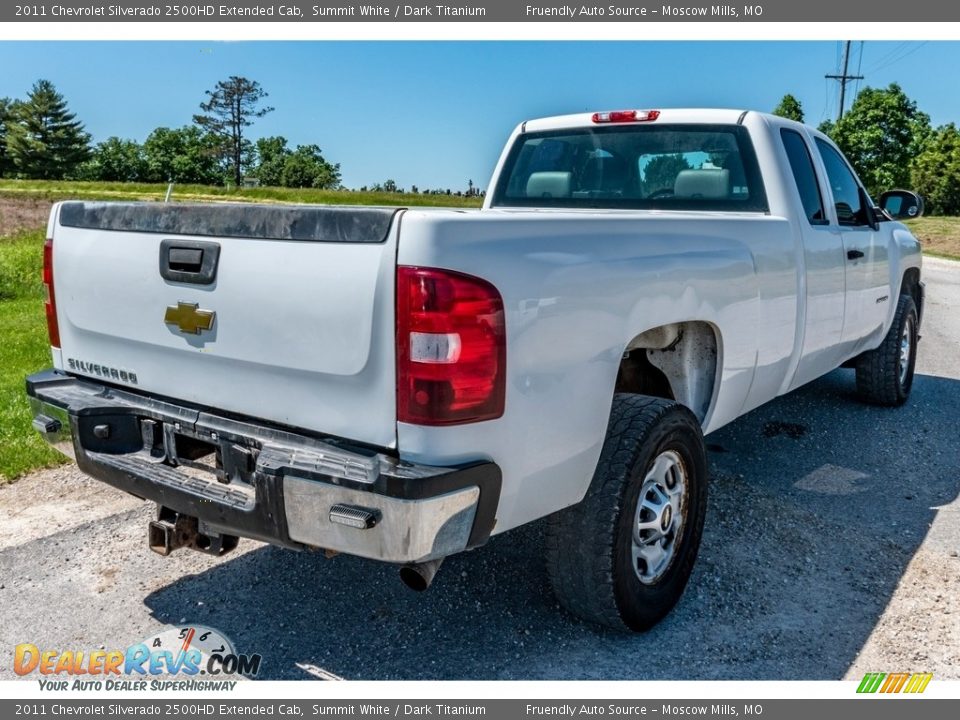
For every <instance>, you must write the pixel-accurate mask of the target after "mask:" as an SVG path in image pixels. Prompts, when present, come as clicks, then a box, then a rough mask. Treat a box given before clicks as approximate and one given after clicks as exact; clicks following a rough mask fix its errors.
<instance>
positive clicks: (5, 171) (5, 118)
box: [0, 98, 13, 178]
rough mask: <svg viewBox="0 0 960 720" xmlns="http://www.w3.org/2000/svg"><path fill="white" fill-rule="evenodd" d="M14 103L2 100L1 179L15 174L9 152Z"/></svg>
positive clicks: (0, 102)
mask: <svg viewBox="0 0 960 720" xmlns="http://www.w3.org/2000/svg"><path fill="white" fill-rule="evenodd" d="M12 108H13V102H12V101H11V100H10V98H0V178H2V177H9V176H10V175H11V174H12V173H13V163H12V162H11V161H10V154H9V153H8V152H7V124H8V123H9V122H10V110H11V109H12Z"/></svg>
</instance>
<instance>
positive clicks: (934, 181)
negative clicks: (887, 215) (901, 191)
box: [911, 123, 960, 215]
mask: <svg viewBox="0 0 960 720" xmlns="http://www.w3.org/2000/svg"><path fill="white" fill-rule="evenodd" d="M911 175H912V188H913V189H914V190H916V191H917V192H919V193H920V194H921V195H923V199H924V201H925V204H926V210H927V212H928V213H930V214H931V215H960V131H958V130H957V127H956V125H954V124H953V123H950V124H949V125H944V126H943V127H940V128H937V129H936V130H935V131H934V132H933V133H932V134H931V135H930V137H929V138H928V140H927V142H926V143H924V147H923V150H922V151H921V152H920V153H919V154H918V155H917V157H916V158H914V161H913V167H912V168H911Z"/></svg>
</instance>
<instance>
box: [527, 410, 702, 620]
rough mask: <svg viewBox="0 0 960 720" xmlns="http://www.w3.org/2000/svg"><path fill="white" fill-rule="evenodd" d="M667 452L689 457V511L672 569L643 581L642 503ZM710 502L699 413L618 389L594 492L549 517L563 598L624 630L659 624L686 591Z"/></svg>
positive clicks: (556, 585)
mask: <svg viewBox="0 0 960 720" xmlns="http://www.w3.org/2000/svg"><path fill="white" fill-rule="evenodd" d="M663 453H667V454H668V455H667V457H671V458H676V457H678V458H679V459H680V461H682V466H683V470H684V471H685V475H686V480H685V486H686V492H685V498H686V504H685V505H684V507H685V512H684V513H682V517H683V518H684V519H683V522H682V525H681V526H680V528H679V530H677V532H676V535H675V537H674V540H673V543H675V545H673V551H672V559H671V560H670V561H669V563H668V564H667V565H666V566H665V567H666V569H665V570H663V571H662V574H661V575H659V577H657V578H656V579H653V580H651V579H648V582H641V579H640V576H639V573H640V571H639V570H638V571H636V572H635V571H634V562H635V560H634V555H633V547H635V545H634V540H633V538H634V534H633V533H634V522H635V520H636V519H637V517H638V516H637V515H636V512H637V504H638V499H639V496H640V490H641V488H642V487H643V486H644V478H645V477H646V476H647V474H648V472H650V471H651V468H652V467H653V463H654V461H655V460H656V459H657V458H658V457H659V456H661V455H662V454H663ZM671 453H672V454H671ZM706 507H707V459H706V450H705V448H704V443H703V435H702V433H701V430H700V423H699V422H698V421H697V418H696V417H695V416H694V415H693V413H692V412H690V411H689V410H688V409H687V408H685V407H684V406H682V405H679V404H677V403H676V402H673V401H672V400H663V399H660V398H652V397H646V396H643V395H625V394H620V395H616V396H614V399H613V409H612V410H611V412H610V423H609V425H608V427H607V436H606V440H605V441H604V444H603V450H602V451H601V453H600V461H599V462H598V463H597V469H596V472H595V473H594V476H593V481H592V482H591V484H590V488H589V490H588V491H587V495H586V497H584V499H583V500H582V501H581V502H580V503H578V504H577V505H574V506H572V507H569V508H566V509H565V510H561V511H560V512H558V513H555V514H554V515H552V516H551V517H550V518H549V521H548V524H547V530H546V554H547V570H548V573H549V576H550V582H551V584H552V586H553V591H554V593H555V595H556V597H557V599H558V600H559V601H560V604H561V605H562V606H563V607H565V608H566V609H567V610H569V611H570V612H571V613H573V614H574V615H577V616H578V617H580V618H582V619H584V620H587V621H589V622H594V623H598V624H600V625H605V626H607V627H610V628H614V629H616V630H621V631H628V630H633V631H644V630H648V629H649V628H651V627H653V626H654V625H656V624H657V623H658V622H659V621H660V620H661V619H662V618H663V617H664V616H665V615H666V614H667V613H669V612H670V610H671V609H672V608H673V606H674V605H675V604H676V603H677V601H678V600H679V599H680V596H681V595H682V594H683V590H684V588H685V587H686V584H687V580H688V579H689V578H690V573H691V571H692V570H693V565H694V562H695V561H696V558H697V551H698V550H699V547H700V537H701V535H702V534H703V522H704V517H705V515H706ZM638 563H639V565H640V566H643V565H644V563H643V561H642V560H640V561H638Z"/></svg>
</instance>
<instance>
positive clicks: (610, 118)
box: [592, 110, 660, 123]
mask: <svg viewBox="0 0 960 720" xmlns="http://www.w3.org/2000/svg"><path fill="white" fill-rule="evenodd" d="M658 117H660V111H659V110H611V111H609V112H596V113H594V114H593V118H592V119H593V121H594V122H595V123H627V122H652V121H653V120H656V119H657V118H658Z"/></svg>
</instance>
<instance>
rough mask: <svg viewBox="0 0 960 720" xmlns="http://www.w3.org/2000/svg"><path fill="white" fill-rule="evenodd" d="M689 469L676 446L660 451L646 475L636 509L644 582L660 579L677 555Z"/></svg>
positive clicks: (636, 560) (635, 544) (635, 541)
mask: <svg viewBox="0 0 960 720" xmlns="http://www.w3.org/2000/svg"><path fill="white" fill-rule="evenodd" d="M688 484H689V483H688V482H687V470H686V468H685V467H684V464H683V459H682V458H681V457H680V456H679V455H678V454H677V453H676V452H674V451H673V450H665V451H664V452H662V453H660V454H659V455H657V457H656V459H655V460H654V461H653V465H652V466H651V467H650V470H649V471H648V472H647V474H646V476H645V477H644V478H643V484H642V485H641V487H640V495H639V497H638V498H637V507H636V510H635V511H634V520H633V536H632V538H631V539H632V543H631V546H632V547H631V552H632V559H633V571H634V572H635V573H636V575H637V578H638V579H639V580H640V582H642V583H643V584H644V585H652V584H653V583H655V582H657V581H658V580H659V579H660V578H661V577H663V574H664V573H665V572H666V571H667V569H668V568H669V567H670V565H671V564H672V562H673V559H674V557H675V555H676V549H677V545H678V541H679V539H680V538H681V537H682V535H683V527H684V524H685V522H686V513H687V489H688Z"/></svg>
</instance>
